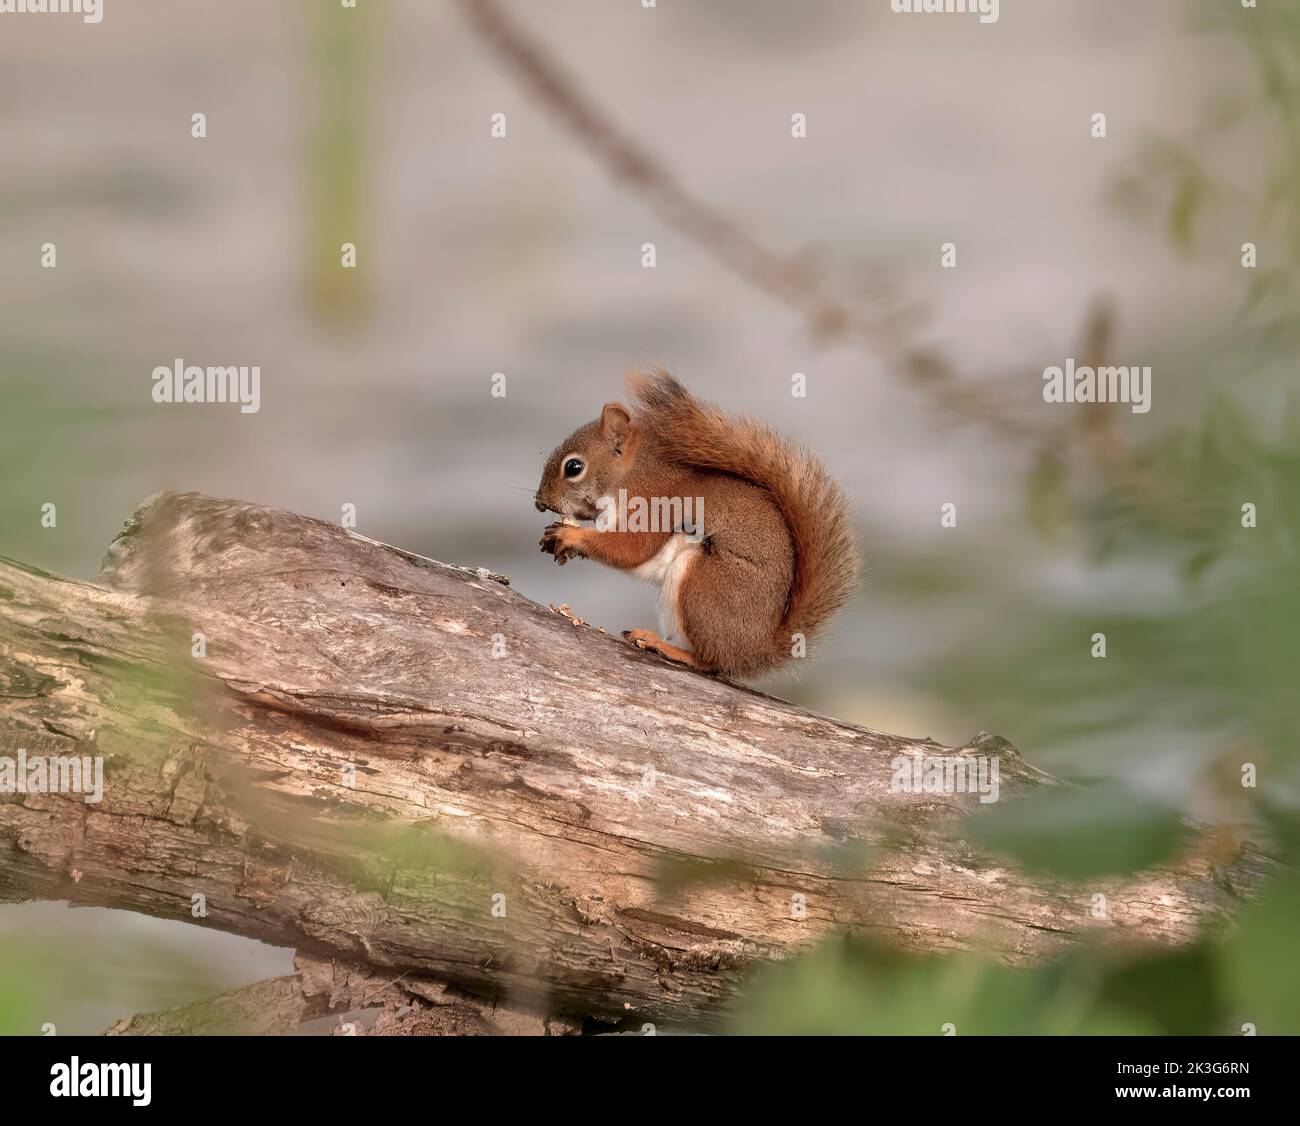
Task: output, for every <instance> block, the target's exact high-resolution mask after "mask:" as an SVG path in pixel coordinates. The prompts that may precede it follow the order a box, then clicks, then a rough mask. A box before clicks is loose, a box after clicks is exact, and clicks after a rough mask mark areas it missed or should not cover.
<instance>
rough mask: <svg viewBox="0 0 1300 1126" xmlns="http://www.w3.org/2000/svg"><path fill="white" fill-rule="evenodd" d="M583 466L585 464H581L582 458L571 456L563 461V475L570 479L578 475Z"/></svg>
mask: <svg viewBox="0 0 1300 1126" xmlns="http://www.w3.org/2000/svg"><path fill="white" fill-rule="evenodd" d="M584 468H585V466H584V465H583V464H582V458H580V457H571V458H569V460H568V461H566V462H565V463H564V475H565V476H566V477H568V478H569V479H570V480H572V479H573V478H574V477H577V476H579V475H580V474H581V473H582V471H583V469H584Z"/></svg>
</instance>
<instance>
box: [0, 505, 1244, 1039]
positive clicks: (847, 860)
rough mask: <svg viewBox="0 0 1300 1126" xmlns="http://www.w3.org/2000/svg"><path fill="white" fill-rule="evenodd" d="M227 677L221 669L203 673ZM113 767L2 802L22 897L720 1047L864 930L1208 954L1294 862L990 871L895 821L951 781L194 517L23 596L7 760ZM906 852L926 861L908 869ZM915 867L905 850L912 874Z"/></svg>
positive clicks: (157, 514) (1009, 764) (912, 943)
mask: <svg viewBox="0 0 1300 1126" xmlns="http://www.w3.org/2000/svg"><path fill="white" fill-rule="evenodd" d="M196 654H197V655H196ZM20 748H21V749H22V750H24V751H25V753H26V754H27V755H28V756H40V755H46V756H53V755H72V754H78V755H88V756H102V758H103V761H104V764H105V767H104V769H105V788H104V795H103V800H102V802H99V803H97V804H88V803H86V802H84V801H83V800H82V796H81V795H80V794H60V793H52V794H40V793H27V794H15V795H0V857H3V864H2V865H0V899H11V900H15V899H29V898H42V899H67V900H70V901H71V902H73V903H84V904H99V905H105V906H112V907H118V908H125V909H129V910H135V911H142V912H145V913H148V914H151V915H157V916H160V917H164V918H180V919H189V920H192V921H194V922H195V923H197V924H199V925H205V926H213V927H218V928H221V929H223V930H227V931H233V932H236V933H239V934H242V935H247V936H251V937H255V938H259V939H262V940H264V941H267V942H271V943H276V944H279V945H283V946H291V947H294V948H296V949H299V950H301V951H305V952H310V953H312V954H314V955H315V956H318V957H321V958H326V959H330V958H335V959H338V960H340V961H343V962H351V963H359V964H361V965H364V966H365V967H367V968H368V972H372V973H374V974H376V975H379V976H385V975H387V976H390V977H392V976H397V975H404V976H405V977H406V978H408V979H412V980H421V981H423V980H425V979H431V980H433V981H434V982H440V983H446V984H449V985H451V986H452V987H454V988H457V989H459V990H464V991H468V993H469V994H471V995H475V996H479V997H487V998H496V999H499V1000H501V1001H502V1002H503V1003H506V1002H508V1003H509V1004H511V1005H521V1006H525V1007H532V1008H535V1009H537V1010H538V1011H543V1012H546V1013H556V1014H569V1015H571V1016H574V1017H576V1018H578V1019H581V1018H584V1017H597V1018H601V1019H610V1020H617V1019H619V1018H621V1017H624V1016H628V1015H631V1016H634V1017H635V1018H636V1019H638V1020H640V1019H645V1020H653V1021H659V1022H663V1023H666V1024H676V1025H696V1026H708V1025H709V1024H711V1023H713V1022H714V1021H716V1019H717V1018H718V1015H719V1013H720V1010H721V1009H722V1007H723V1006H724V1005H725V1004H726V1002H727V1001H728V999H729V998H731V997H732V996H733V995H734V994H735V992H736V990H737V987H738V986H739V985H740V984H741V982H742V980H743V977H744V975H745V973H746V972H747V970H748V969H749V968H750V967H751V966H752V965H754V964H755V963H756V962H759V961H762V960H765V959H774V958H780V957H783V956H786V955H788V954H789V953H791V952H793V951H796V950H798V949H800V948H803V947H805V946H807V945H808V944H810V943H812V942H814V941H815V940H817V939H818V938H819V937H822V936H825V935H828V934H831V933H835V932H840V931H854V932H857V933H863V934H870V935H873V936H878V937H881V938H883V939H886V940H888V941H890V942H893V943H895V944H897V945H900V946H903V947H907V948H912V949H922V950H939V949H958V948H970V947H973V946H982V947H985V948H989V949H993V950H995V951H997V952H999V953H1000V954H1001V955H1002V956H1003V957H1005V958H1007V959H1009V960H1012V961H1019V960H1026V959H1032V958H1037V957H1041V956H1044V955H1049V954H1051V953H1052V952H1054V951H1058V950H1061V949H1062V948H1064V947H1067V946H1069V945H1070V944H1073V943H1076V942H1078V941H1080V940H1081V939H1083V938H1084V937H1085V936H1090V935H1095V934H1096V932H1112V935H1113V936H1114V937H1119V938H1129V939H1138V940H1143V941H1148V940H1149V941H1157V942H1170V943H1177V942H1181V941H1184V940H1187V939H1190V938H1191V937H1192V936H1193V935H1195V934H1197V933H1198V932H1199V931H1201V930H1202V929H1203V928H1204V927H1206V926H1207V925H1208V926H1212V925H1214V924H1216V923H1217V922H1219V921H1221V920H1223V919H1224V918H1226V917H1229V916H1230V915H1231V914H1232V912H1233V911H1234V909H1235V908H1236V906H1237V905H1238V904H1239V896H1240V895H1241V894H1243V893H1245V892H1248V891H1249V889H1250V888H1251V887H1252V886H1254V884H1255V883H1256V882H1257V880H1258V878H1259V876H1260V874H1261V870H1262V867H1263V861H1262V859H1261V857H1260V855H1259V854H1258V853H1256V852H1254V851H1252V850H1249V849H1241V850H1237V851H1235V852H1233V853H1232V854H1231V855H1229V856H1226V857H1214V856H1213V855H1212V854H1211V853H1210V852H1209V851H1207V850H1204V849H1202V850H1199V851H1198V850H1193V851H1192V852H1191V853H1190V854H1188V855H1187V856H1185V857H1183V858H1182V859H1181V860H1180V861H1179V862H1178V864H1177V865H1175V866H1171V867H1170V868H1169V869H1168V870H1161V871H1155V872H1150V873H1147V874H1144V875H1143V876H1141V877H1139V878H1133V879H1128V880H1123V881H1118V880H1117V881H1112V882H1110V883H1109V884H1108V885H1107V886H1105V887H1104V891H1105V892H1106V895H1107V897H1108V901H1109V907H1108V912H1107V917H1106V918H1105V919H1104V920H1098V919H1093V918H1092V917H1091V916H1090V912H1089V906H1090V903H1091V894H1092V892H1093V891H1094V890H1096V888H1095V887H1094V886H1091V885H1090V886H1089V887H1087V888H1083V887H1079V886H1076V885H1057V884H1052V883H1050V882H1046V883H1045V882H1043V881H1041V880H1036V879H1031V878H1029V877H1027V876H1025V875H1024V874H1022V873H1020V872H1018V871H1017V870H1015V869H1014V868H1013V867H1010V866H1008V865H1007V864H1005V863H1003V862H999V861H997V860H995V859H992V858H990V857H988V856H985V855H981V854H980V853H979V852H977V851H976V850H975V849H973V848H972V847H971V846H970V845H969V844H967V843H966V842H965V841H964V840H962V839H961V833H960V819H961V818H962V817H963V816H965V815H966V814H967V813H969V812H970V810H971V809H972V808H973V807H974V806H975V804H976V802H977V799H976V798H975V797H974V796H972V795H962V794H915V793H906V792H899V791H896V790H894V789H892V788H891V786H890V782H891V777H892V769H891V763H892V761H893V760H894V759H895V757H896V756H898V755H916V754H922V755H934V754H961V755H966V756H974V755H989V754H994V755H997V756H998V759H999V762H1000V769H1001V791H1002V795H1003V797H1004V798H1006V797H1012V796H1016V795H1018V794H1021V793H1024V792H1027V791H1030V790H1032V789H1034V788H1037V787H1041V786H1045V785H1052V784H1054V782H1053V780H1052V779H1050V778H1048V777H1047V776H1046V775H1044V774H1042V773H1041V772H1040V771H1037V770H1035V769H1033V768H1032V767H1031V766H1029V765H1028V764H1026V763H1025V762H1024V760H1023V759H1022V758H1021V756H1020V755H1019V754H1017V752H1016V751H1015V750H1014V748H1012V747H1011V746H1010V745H1009V744H1007V743H1006V742H1005V741H1003V740H999V739H996V738H994V737H991V736H985V735H981V736H979V737H977V738H976V739H975V740H972V742H971V743H970V744H969V745H968V746H966V747H963V748H956V749H953V750H951V751H945V750H944V749H943V748H940V747H939V746H938V745H937V744H935V743H933V742H931V741H929V740H918V739H909V738H903V737H900V736H895V735H887V734H883V733H881V732H877V731H872V730H868V729H866V728H862V727H856V726H853V725H851V724H847V723H840V722H837V721H835V720H833V719H828V718H826V717H823V716H819V715H815V714H813V713H811V712H809V711H807V710H805V709H803V708H800V707H796V706H794V705H792V704H789V703H785V702H783V701H781V700H777V699H773V698H772V697H769V696H765V695H763V694H761V693H758V692H755V691H752V690H749V689H746V688H742V687H738V686H735V685H732V684H728V683H726V682H723V681H720V680H717V679H712V678H709V677H706V676H702V675H700V674H697V673H694V672H691V671H688V670H685V669H683V668H680V667H677V666H672V665H669V664H667V663H665V662H664V661H663V660H661V659H660V658H658V657H656V656H652V655H650V654H646V653H641V652H638V651H636V650H634V649H632V648H630V647H629V646H627V645H626V644H624V643H623V642H622V641H621V640H620V639H617V638H614V637H610V636H606V635H604V634H603V633H601V632H599V631H597V630H594V629H592V628H590V627H587V626H585V625H582V624H580V623H577V622H575V621H574V620H572V619H570V618H568V617H566V616H564V615H563V614H560V613H557V612H555V611H553V610H550V609H547V608H545V607H542V606H539V605H537V604H535V603H533V602H531V601H529V600H528V599H526V598H524V597H523V596H521V595H520V594H518V593H516V592H514V591H513V590H511V589H510V588H509V586H508V585H507V584H506V581H505V580H504V579H502V578H501V576H495V575H492V574H490V573H488V572H486V571H482V570H479V571H475V570H472V569H465V568H457V567H451V566H446V565H443V564H441V563H436V562H433V561H432V560H428V559H424V558H421V557H418V556H415V555H412V554H410V553H408V552H404V551H401V550H398V549H396V548H393V547H389V546H386V545H383V544H379V543H376V542H374V541H371V540H367V539H365V538H364V537H361V536H358V535H356V534H355V533H352V532H349V531H346V530H344V529H342V528H339V527H336V526H334V525H331V524H327V523H324V522H321V521H317V520H312V519H308V518H306V517H302V516H296V515H293V514H290V513H287V512H283V511H277V510H274V509H268V508H262V507H258V506H256V505H251V504H244V503H238V502H232V501H224V500H215V499H211V498H207V497H202V496H198V495H194V494H181V495H178V494H163V495H161V496H159V497H156V498H153V499H152V500H150V501H149V502H146V504H145V505H144V506H143V507H142V508H141V509H140V510H139V511H138V512H137V513H136V514H135V516H134V517H133V518H132V520H131V521H130V522H129V523H128V525H127V528H126V530H125V531H124V532H123V534H122V535H121V536H119V537H118V539H117V540H116V541H115V542H114V544H113V545H112V547H111V548H110V551H109V555H108V557H107V559H106V561H105V567H104V570H103V572H102V574H101V575H100V576H99V579H98V580H97V582H95V583H87V582H79V581H74V580H70V579H66V578H60V577H58V576H55V575H51V574H47V573H44V572H41V571H38V570H35V569H33V568H30V567H24V566H21V565H19V564H16V563H12V562H7V561H5V562H0V754H7V755H14V754H15V753H16V751H17V750H18V749H20ZM886 842H889V843H893V844H894V845H895V846H896V847H892V848H888V849H884V848H881V846H882V845H884V844H885V843H886ZM899 842H901V844H900V843H899Z"/></svg>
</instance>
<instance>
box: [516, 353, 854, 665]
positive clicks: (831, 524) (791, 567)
mask: <svg viewBox="0 0 1300 1126" xmlns="http://www.w3.org/2000/svg"><path fill="white" fill-rule="evenodd" d="M628 382H629V386H630V389H631V391H632V394H633V396H634V408H633V409H632V410H629V409H628V408H627V407H625V406H624V405H623V404H622V403H606V404H605V408H604V409H603V410H602V411H601V414H600V418H598V419H596V420H595V421H593V422H589V423H587V425H585V426H582V427H579V428H578V429H577V430H575V431H574V432H573V433H572V434H571V435H570V436H569V437H568V438H567V439H565V441H564V442H562V443H561V444H560V445H558V446H557V447H556V448H555V452H554V453H552V454H551V456H550V458H549V459H548V460H547V462H546V468H545V469H544V470H543V471H542V483H541V485H540V486H539V487H538V489H537V495H536V504H537V510H538V511H539V512H546V511H548V510H549V511H551V512H555V513H558V514H559V515H560V516H562V517H564V522H561V523H555V524H551V525H549V526H548V527H547V529H546V531H545V533H544V534H543V535H542V539H541V549H542V551H544V552H549V553H551V554H553V555H554V556H555V561H556V562H557V563H559V564H564V563H565V562H567V561H568V560H569V559H574V558H578V559H594V560H596V561H597V562H600V563H604V564H607V565H608V566H611V567H618V568H619V569H620V570H624V571H631V572H632V573H633V574H634V575H636V576H637V577H638V578H642V579H646V580H648V581H650V582H652V583H655V584H656V585H658V587H659V627H660V634H662V636H659V635H657V634H655V633H653V632H652V631H650V630H642V629H633V630H627V631H626V632H624V634H623V636H624V637H625V638H626V639H627V640H628V641H629V642H630V643H631V644H633V645H635V646H636V647H637V648H639V649H645V650H649V651H651V652H654V653H658V654H659V655H660V656H663V657H666V658H667V659H668V660H670V661H676V662H679V663H681V664H684V665H687V666H689V667H691V668H693V669H698V670H700V671H702V672H709V673H716V674H719V675H722V676H728V677H748V676H754V675H756V674H758V673H761V672H764V671H766V670H768V669H772V668H775V667H776V666H777V665H780V664H782V663H784V662H785V661H787V660H789V659H790V658H791V657H792V656H794V655H795V653H796V652H799V653H802V651H803V645H806V642H807V641H808V639H810V638H811V637H812V635H813V634H814V633H816V631H818V630H819V629H820V628H821V627H822V626H824V625H825V624H826V623H827V621H828V620H829V619H830V618H831V616H832V615H833V614H834V613H835V612H836V611H837V610H838V609H839V608H840V607H841V606H843V605H844V604H845V603H846V602H847V601H848V600H849V599H850V598H851V597H852V595H853V592H854V590H855V588H856V586H857V580H858V569H859V559H858V551H857V547H856V544H855V542H854V535H853V527H852V521H851V518H850V514H849V504H848V499H847V498H846V496H845V495H844V493H843V491H842V490H841V489H840V487H839V485H838V484H837V483H836V482H835V480H834V478H832V477H831V475H830V473H829V472H828V471H827V469H826V467H825V466H823V465H822V463H821V462H820V461H818V460H817V459H816V458H814V457H813V456H812V455H811V454H810V453H808V452H807V451H806V450H804V449H802V448H800V447H799V446H797V445H795V444H794V443H793V442H791V441H789V440H787V439H786V438H784V437H782V436H781V435H780V434H778V433H777V432H776V431H775V430H773V429H772V428H771V427H769V426H767V425H765V424H764V423H761V422H756V421H754V420H753V419H749V418H744V417H739V416H735V415H729V414H726V413H724V412H723V411H722V410H720V409H719V408H718V407H716V406H713V405H712V404H710V403H705V402H701V401H700V400H699V399H697V398H695V396H694V395H692V394H691V393H690V392H689V391H687V390H686V388H684V387H683V386H682V385H681V384H680V383H678V382H677V380H676V379H674V378H673V377H672V376H671V375H669V374H668V373H667V372H665V371H662V370H655V371H653V372H650V373H648V374H642V373H634V374H632V375H630V376H629V377H628ZM629 512H630V513H631V514H632V515H631V516H630V517H629V516H628V513H629ZM647 513H648V514H649V519H648V520H647ZM679 513H680V514H683V515H684V516H685V519H683V518H682V516H679ZM656 515H657V516H659V517H660V519H658V520H657V521H656V520H655V519H654V517H655V516H656ZM669 519H671V520H672V521H673V523H668V520H669ZM578 520H596V521H597V526H596V527H584V526H580V525H578V524H577V521H578ZM801 643H802V644H801Z"/></svg>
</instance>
